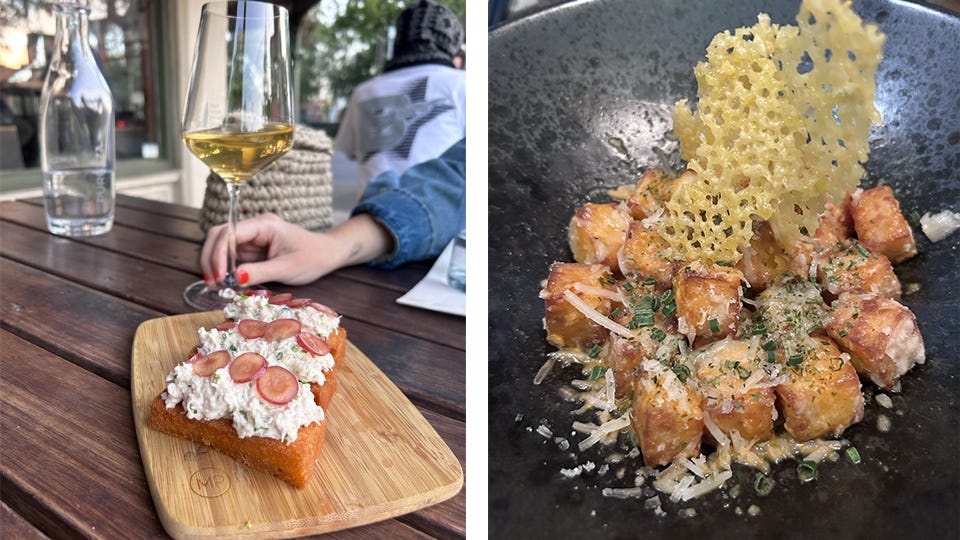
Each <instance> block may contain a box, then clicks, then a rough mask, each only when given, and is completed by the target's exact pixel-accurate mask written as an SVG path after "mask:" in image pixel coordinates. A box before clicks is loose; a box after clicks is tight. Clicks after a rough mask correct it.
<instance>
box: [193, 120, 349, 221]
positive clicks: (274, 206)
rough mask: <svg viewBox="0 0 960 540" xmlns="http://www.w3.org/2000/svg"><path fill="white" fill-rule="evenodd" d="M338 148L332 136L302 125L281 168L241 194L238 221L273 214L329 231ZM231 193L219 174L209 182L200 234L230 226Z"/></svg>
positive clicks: (248, 185)
mask: <svg viewBox="0 0 960 540" xmlns="http://www.w3.org/2000/svg"><path fill="white" fill-rule="evenodd" d="M332 155H333V143H332V142H331V140H330V137H328V136H327V134H326V133H324V132H323V131H320V130H316V129H312V128H309V127H306V126H302V125H297V126H296V128H295V129H294V131H293V148H291V149H290V151H289V152H287V154H286V155H284V156H283V157H281V158H280V159H278V160H277V162H276V163H274V164H273V165H271V166H270V167H268V168H267V169H266V170H264V171H261V172H260V173H258V174H257V175H255V176H253V177H252V178H251V179H250V180H248V181H247V182H246V183H245V184H244V185H243V187H242V188H241V189H240V197H239V199H240V204H239V205H238V207H237V220H238V221H239V220H241V219H246V218H251V217H255V216H258V215H260V214H263V213H265V212H273V213H274V214H277V215H278V216H280V217H281V218H283V219H284V220H285V221H288V222H290V223H296V224H297V225H300V226H302V227H304V228H306V229H311V230H323V229H328V228H330V226H331V225H332V224H333V175H332V173H331V171H330V159H331V156H332ZM228 206H229V199H228V196H227V187H226V185H225V184H224V183H223V181H222V180H221V179H220V177H219V176H217V175H216V174H215V173H213V172H211V173H210V175H209V176H208V177H207V189H206V192H205V193H204V196H203V210H202V212H201V217H200V228H201V229H203V232H207V230H209V229H210V227H213V226H214V225H219V224H221V223H226V221H227V207H228Z"/></svg>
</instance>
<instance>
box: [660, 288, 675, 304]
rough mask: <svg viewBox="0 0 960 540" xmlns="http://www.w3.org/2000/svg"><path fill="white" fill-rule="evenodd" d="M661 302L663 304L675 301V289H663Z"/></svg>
mask: <svg viewBox="0 0 960 540" xmlns="http://www.w3.org/2000/svg"><path fill="white" fill-rule="evenodd" d="M660 302H662V303H663V304H670V303H673V289H667V290H665V291H663V295H662V296H660Z"/></svg>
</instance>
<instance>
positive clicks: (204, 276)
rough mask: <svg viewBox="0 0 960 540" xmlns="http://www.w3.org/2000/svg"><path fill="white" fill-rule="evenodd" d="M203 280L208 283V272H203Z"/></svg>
mask: <svg viewBox="0 0 960 540" xmlns="http://www.w3.org/2000/svg"><path fill="white" fill-rule="evenodd" d="M203 281H205V282H206V283H210V274H203Z"/></svg>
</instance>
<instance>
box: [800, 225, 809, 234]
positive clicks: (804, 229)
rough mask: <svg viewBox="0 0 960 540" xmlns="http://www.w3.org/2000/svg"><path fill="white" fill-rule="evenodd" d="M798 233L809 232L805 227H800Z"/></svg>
mask: <svg viewBox="0 0 960 540" xmlns="http://www.w3.org/2000/svg"><path fill="white" fill-rule="evenodd" d="M800 234H802V235H804V236H806V235H808V234H810V231H808V230H807V228H806V227H800Z"/></svg>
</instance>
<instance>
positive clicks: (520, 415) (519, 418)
mask: <svg viewBox="0 0 960 540" xmlns="http://www.w3.org/2000/svg"><path fill="white" fill-rule="evenodd" d="M513 421H514V422H516V423H518V424H519V423H520V422H522V421H523V413H517V415H516V416H514V417H513Z"/></svg>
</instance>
